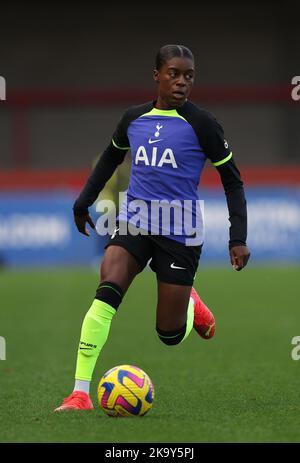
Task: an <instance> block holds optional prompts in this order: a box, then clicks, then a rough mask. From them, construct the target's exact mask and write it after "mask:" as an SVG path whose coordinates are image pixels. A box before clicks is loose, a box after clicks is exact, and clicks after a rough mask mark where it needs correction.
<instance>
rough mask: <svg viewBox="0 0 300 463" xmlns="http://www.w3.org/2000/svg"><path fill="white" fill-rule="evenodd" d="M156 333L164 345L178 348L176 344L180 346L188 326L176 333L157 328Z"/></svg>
mask: <svg viewBox="0 0 300 463" xmlns="http://www.w3.org/2000/svg"><path fill="white" fill-rule="evenodd" d="M156 331H157V334H158V337H159V339H160V340H161V341H162V342H163V343H164V344H167V345H168V346H176V344H179V343H180V342H181V341H182V340H183V338H184V336H185V331H186V324H185V325H184V326H183V327H182V328H180V329H179V330H175V331H163V330H161V329H160V328H158V327H156Z"/></svg>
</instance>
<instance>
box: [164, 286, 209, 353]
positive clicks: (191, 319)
mask: <svg viewBox="0 0 300 463" xmlns="http://www.w3.org/2000/svg"><path fill="white" fill-rule="evenodd" d="M193 327H194V328H195V329H196V331H197V332H198V334H199V335H200V336H201V337H203V338H204V339H209V338H211V337H212V336H213V335H214V333H215V319H214V316H213V314H212V313H211V312H210V310H209V309H208V308H207V307H206V306H205V304H204V303H203V302H202V301H201V299H200V297H199V296H198V294H197V292H196V291H195V290H194V288H192V287H191V286H182V285H173V284H170V283H164V282H161V281H158V303H157V313H156V329H157V333H158V336H159V338H160V339H161V341H163V342H164V343H165V344H168V345H175V344H179V343H180V342H182V341H183V340H184V339H186V338H187V336H188V335H189V333H190V332H191V329H192V328H193Z"/></svg>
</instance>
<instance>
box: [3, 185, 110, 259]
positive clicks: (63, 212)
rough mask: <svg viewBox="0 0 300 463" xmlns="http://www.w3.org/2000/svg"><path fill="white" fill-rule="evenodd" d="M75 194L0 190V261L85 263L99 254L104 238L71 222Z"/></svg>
mask: <svg viewBox="0 0 300 463" xmlns="http://www.w3.org/2000/svg"><path fill="white" fill-rule="evenodd" d="M76 196H77V195H76V194H72V193H70V192H55V193H44V192H41V193H36V192H35V193H18V194H17V193H5V194H4V193H1V194H0V261H2V264H4V265H8V266H14V265H17V266H27V265H39V266H45V265H86V264H90V263H91V262H92V260H93V259H94V258H95V257H96V256H97V255H98V256H99V255H101V254H102V249H103V243H104V241H105V242H106V240H105V239H104V238H101V237H99V236H98V235H97V234H95V233H92V232H91V236H90V237H86V236H84V235H82V234H80V233H79V232H78V231H77V229H76V226H75V224H74V222H73V213H72V206H73V203H74V199H75V197H76Z"/></svg>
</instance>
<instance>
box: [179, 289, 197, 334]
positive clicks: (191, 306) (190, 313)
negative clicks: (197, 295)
mask: <svg viewBox="0 0 300 463" xmlns="http://www.w3.org/2000/svg"><path fill="white" fill-rule="evenodd" d="M193 325H194V300H193V299H192V298H191V297H190V301H189V305H188V310H187V319H186V330H185V335H184V338H183V339H182V341H180V342H183V341H184V340H185V339H186V338H187V337H188V335H189V334H190V332H191V331H192V328H193Z"/></svg>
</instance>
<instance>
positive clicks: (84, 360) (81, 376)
mask: <svg viewBox="0 0 300 463" xmlns="http://www.w3.org/2000/svg"><path fill="white" fill-rule="evenodd" d="M115 313H116V309H114V308H113V307H112V306H110V305H109V304H107V303H106V302H103V301H99V300H98V299H94V301H93V303H92V305H91V307H90V309H89V310H88V312H87V314H86V316H85V318H84V320H83V324H82V329H81V336H80V342H79V347H78V353H77V364H76V373H75V378H76V380H83V381H91V379H92V375H93V371H94V368H95V365H96V362H97V359H98V356H99V354H100V351H101V349H102V347H103V346H104V344H105V342H106V340H107V338H108V334H109V330H110V324H111V321H112V318H113V316H114V315H115Z"/></svg>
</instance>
